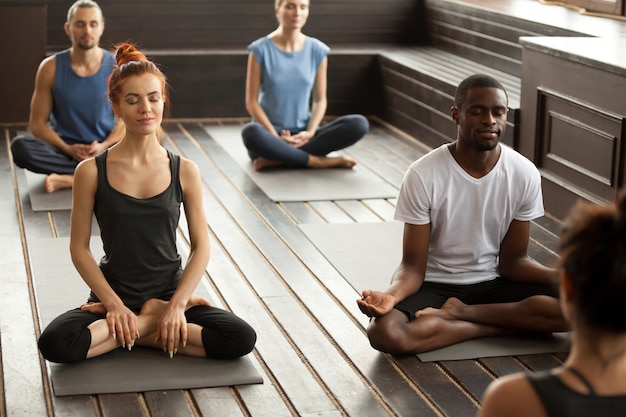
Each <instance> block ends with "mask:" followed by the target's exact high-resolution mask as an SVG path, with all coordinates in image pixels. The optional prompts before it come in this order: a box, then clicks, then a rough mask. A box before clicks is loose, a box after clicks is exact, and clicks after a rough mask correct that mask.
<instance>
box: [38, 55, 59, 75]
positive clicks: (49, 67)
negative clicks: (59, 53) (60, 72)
mask: <svg viewBox="0 0 626 417" xmlns="http://www.w3.org/2000/svg"><path fill="white" fill-rule="evenodd" d="M55 72H56V56H55V55H51V56H49V57H47V58H45V59H44V60H43V61H41V63H40V64H39V68H38V69H37V78H38V79H40V80H42V81H50V80H54V75H55Z"/></svg>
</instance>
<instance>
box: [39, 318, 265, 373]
mask: <svg viewBox="0 0 626 417" xmlns="http://www.w3.org/2000/svg"><path fill="white" fill-rule="evenodd" d="M185 317H186V318H187V322H188V323H193V324H197V325H199V326H201V327H202V344H203V346H204V351H205V353H206V357H207V358H212V359H235V358H238V357H240V356H244V355H247V354H248V353H250V352H251V351H252V348H254V344H255V343H256V333H255V331H254V329H252V327H250V325H249V324H248V323H246V322H245V321H243V320H242V319H240V318H239V317H237V316H235V315H234V314H232V313H230V312H228V311H225V310H222V309H220V308H217V307H212V306H211V307H208V306H195V307H191V308H190V309H189V310H187V311H186V312H185ZM102 318H104V317H103V316H101V315H98V314H94V313H90V312H87V311H82V310H81V309H80V308H76V309H74V310H70V311H68V312H66V313H64V314H61V315H60V316H59V317H57V318H55V319H54V320H53V321H52V322H51V323H50V324H49V325H48V327H46V329H45V330H44V331H43V333H42V334H41V337H40V338H39V342H38V345H39V350H40V351H41V354H42V355H43V357H44V358H46V359H47V360H49V361H50V362H58V363H71V362H79V361H82V360H84V359H85V358H86V357H87V352H88V350H89V346H90V345H91V331H90V330H89V329H88V328H87V326H89V325H90V324H91V323H93V322H94V321H96V320H100V319H102Z"/></svg>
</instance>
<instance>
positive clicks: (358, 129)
mask: <svg viewBox="0 0 626 417" xmlns="http://www.w3.org/2000/svg"><path fill="white" fill-rule="evenodd" d="M296 130H297V129H296ZM296 130H293V131H292V132H291V133H292V134H296V133H298V132H297V131H296ZM368 130H369V122H368V121H367V119H366V118H365V117H364V116H362V115H360V114H349V115H346V116H341V117H338V118H337V119H334V120H333V121H331V122H329V123H327V124H325V125H323V126H320V127H319V128H318V129H317V131H316V132H315V136H314V137H313V138H312V139H311V140H310V141H309V142H308V143H306V144H305V145H303V146H301V147H299V148H296V147H294V146H292V145H290V144H288V143H287V142H285V141H284V140H282V139H280V138H277V137H276V136H274V135H272V134H271V133H270V132H269V131H268V130H267V129H265V128H264V127H263V126H261V125H260V124H259V123H257V122H250V123H248V124H246V125H245V126H244V127H243V129H242V131H241V137H242V138H243V143H244V145H245V146H246V148H247V149H248V155H250V159H252V160H255V159H256V158H258V157H263V158H265V159H269V160H271V161H281V162H283V163H284V164H285V165H288V166H293V167H305V166H306V165H307V163H308V162H309V155H317V156H325V155H327V154H329V153H330V152H333V151H338V150H340V149H344V148H347V147H348V146H350V145H353V144H355V143H356V142H357V141H358V140H359V139H361V138H362V137H363V136H364V135H365V134H366V133H367V131H368ZM279 133H280V132H279Z"/></svg>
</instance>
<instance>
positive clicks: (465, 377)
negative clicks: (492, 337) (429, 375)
mask: <svg viewBox="0 0 626 417" xmlns="http://www.w3.org/2000/svg"><path fill="white" fill-rule="evenodd" d="M440 365H441V366H443V367H444V368H445V369H446V371H447V372H448V373H449V375H451V377H452V378H454V379H455V380H456V381H457V383H458V384H460V385H461V386H462V387H463V389H464V390H466V391H467V392H468V393H469V394H471V395H472V397H473V398H474V400H476V401H477V402H479V401H480V399H481V398H482V396H483V394H484V392H485V389H486V388H487V386H488V385H489V384H490V383H491V382H492V381H493V377H492V376H491V375H490V374H489V373H488V372H487V371H486V370H485V368H484V367H483V366H482V365H481V363H480V362H479V361H475V360H462V361H443V362H441V363H440Z"/></svg>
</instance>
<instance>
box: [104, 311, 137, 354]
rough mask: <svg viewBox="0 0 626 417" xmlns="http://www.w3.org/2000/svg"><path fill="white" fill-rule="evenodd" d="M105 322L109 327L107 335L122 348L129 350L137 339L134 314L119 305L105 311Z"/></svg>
mask: <svg viewBox="0 0 626 417" xmlns="http://www.w3.org/2000/svg"><path fill="white" fill-rule="evenodd" d="M106 321H107V325H108V326H109V334H110V335H111V336H112V337H113V338H114V339H115V340H117V341H118V342H120V343H121V344H122V347H127V348H128V350H130V349H131V348H132V347H133V346H134V345H135V341H136V340H137V339H138V338H139V331H138V330H137V316H136V315H135V313H133V312H132V311H131V310H130V309H129V308H128V307H126V306H125V305H121V306H118V307H115V308H111V309H109V310H108V311H107V313H106Z"/></svg>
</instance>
